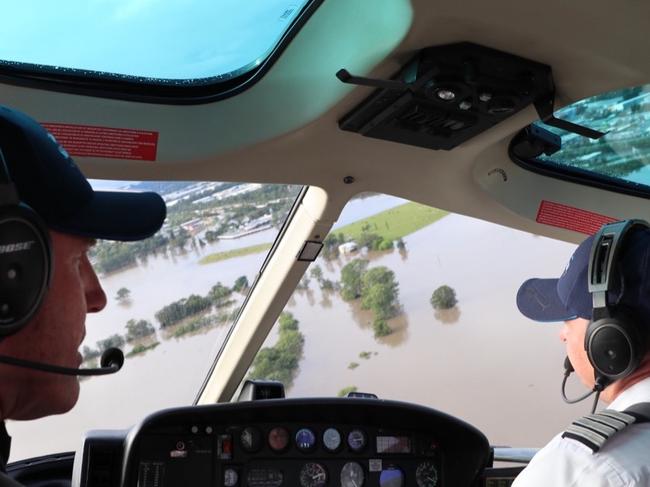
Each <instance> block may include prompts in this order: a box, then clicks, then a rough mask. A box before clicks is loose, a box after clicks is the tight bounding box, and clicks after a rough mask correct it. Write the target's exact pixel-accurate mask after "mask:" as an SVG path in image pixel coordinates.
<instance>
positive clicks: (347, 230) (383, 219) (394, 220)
mask: <svg viewBox="0 0 650 487" xmlns="http://www.w3.org/2000/svg"><path fill="white" fill-rule="evenodd" d="M448 214H449V212H448V211H444V210H439V209H437V208H432V207H430V206H426V205H421V204H420V203H414V202H412V201H410V202H408V203H404V204H403V205H399V206H396V207H394V208H390V209H388V210H385V211H382V212H381V213H377V214H376V215H373V216H370V217H368V218H363V219H361V220H358V221H356V222H354V223H350V224H349V225H345V226H344V227H341V228H337V229H335V230H332V233H343V234H344V235H345V237H346V238H347V239H348V240H356V239H357V238H359V236H360V235H361V233H362V232H363V227H364V226H366V225H367V226H369V227H370V228H369V230H368V231H369V232H370V233H376V234H377V235H379V236H381V237H383V239H384V240H388V241H392V240H397V239H399V238H402V237H405V236H406V235H409V234H411V233H413V232H416V231H418V230H420V229H422V228H424V227H426V226H428V225H431V224H432V223H434V222H436V221H438V220H440V219H441V218H443V217H445V216H447V215H448Z"/></svg>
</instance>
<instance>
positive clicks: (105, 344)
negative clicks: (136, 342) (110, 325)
mask: <svg viewBox="0 0 650 487" xmlns="http://www.w3.org/2000/svg"><path fill="white" fill-rule="evenodd" d="M124 343H125V342H124V337H122V336H121V335H118V334H117V333H116V334H115V335H111V336H109V337H108V338H104V339H103V340H99V341H98V342H97V348H98V349H99V352H100V353H102V352H104V350H107V349H109V348H120V347H123V346H124Z"/></svg>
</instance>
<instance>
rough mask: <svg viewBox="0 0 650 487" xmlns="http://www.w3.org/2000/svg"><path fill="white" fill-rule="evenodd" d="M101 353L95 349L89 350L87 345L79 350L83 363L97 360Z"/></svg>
mask: <svg viewBox="0 0 650 487" xmlns="http://www.w3.org/2000/svg"><path fill="white" fill-rule="evenodd" d="M101 354H102V353H101V352H100V351H99V350H97V349H95V348H90V347H89V346H87V345H84V347H83V348H82V350H81V355H83V358H84V361H86V360H92V359H94V358H97V357H99V356H100V355H101Z"/></svg>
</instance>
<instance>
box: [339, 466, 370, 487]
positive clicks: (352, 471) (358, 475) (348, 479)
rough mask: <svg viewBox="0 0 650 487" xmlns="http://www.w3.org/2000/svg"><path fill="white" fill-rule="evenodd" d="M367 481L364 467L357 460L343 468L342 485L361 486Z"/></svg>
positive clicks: (346, 486)
mask: <svg viewBox="0 0 650 487" xmlns="http://www.w3.org/2000/svg"><path fill="white" fill-rule="evenodd" d="M364 481H365V474H364V472H363V467H362V466H361V465H359V464H358V463H357V462H348V463H346V464H345V465H343V468H342V469H341V487H361V486H362V485H363V482H364Z"/></svg>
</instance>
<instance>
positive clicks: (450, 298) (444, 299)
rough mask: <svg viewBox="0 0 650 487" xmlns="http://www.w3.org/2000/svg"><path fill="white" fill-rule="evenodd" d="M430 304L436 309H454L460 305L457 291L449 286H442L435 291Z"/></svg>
mask: <svg viewBox="0 0 650 487" xmlns="http://www.w3.org/2000/svg"><path fill="white" fill-rule="evenodd" d="M430 302H431V305H432V306H433V307H434V308H435V309H450V308H453V307H454V306H456V304H457V303H458V300H457V299H456V291H454V290H453V289H452V288H450V287H449V286H447V285H444V286H440V287H439V288H438V289H436V290H435V291H433V294H432V295H431V300H430Z"/></svg>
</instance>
